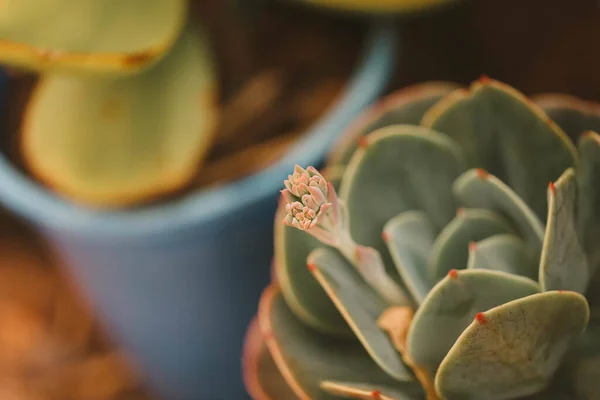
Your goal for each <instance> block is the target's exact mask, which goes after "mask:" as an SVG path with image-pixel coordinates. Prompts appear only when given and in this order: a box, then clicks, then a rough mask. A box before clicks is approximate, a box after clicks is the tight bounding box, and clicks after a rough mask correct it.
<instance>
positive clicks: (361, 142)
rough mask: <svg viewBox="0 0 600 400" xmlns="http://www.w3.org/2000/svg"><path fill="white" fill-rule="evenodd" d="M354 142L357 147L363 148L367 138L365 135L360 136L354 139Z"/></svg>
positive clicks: (366, 144) (367, 143)
mask: <svg viewBox="0 0 600 400" xmlns="http://www.w3.org/2000/svg"><path fill="white" fill-rule="evenodd" d="M356 144H357V145H358V147H359V148H361V149H364V148H365V147H367V146H368V145H369V139H367V138H366V137H365V136H361V137H359V138H358V140H357V141H356Z"/></svg>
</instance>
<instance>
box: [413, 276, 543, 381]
mask: <svg viewBox="0 0 600 400" xmlns="http://www.w3.org/2000/svg"><path fill="white" fill-rule="evenodd" d="M538 292H539V287H538V285H537V283H536V282H534V281H532V280H531V279H528V278H524V277H521V276H516V275H511V274H507V273H504V272H499V271H489V270H463V271H452V272H451V273H450V274H449V275H448V276H447V277H446V278H444V279H443V280H442V281H440V282H439V283H438V284H437V285H436V286H434V288H433V289H432V290H431V292H430V293H429V295H428V296H427V298H426V299H425V302H423V304H422V305H421V307H420V308H419V309H418V310H417V312H416V314H415V316H414V319H413V321H412V324H411V326H410V329H409V331H408V339H407V352H408V355H409V356H410V358H411V359H412V361H413V362H414V363H415V364H416V365H418V366H419V367H421V368H425V369H426V370H427V371H429V373H430V374H431V376H434V374H435V371H436V370H437V368H438V365H439V364H440V363H441V362H442V360H443V359H444V357H445V356H446V354H447V353H448V351H449V350H450V348H451V347H452V345H453V344H454V342H455V341H456V339H457V338H458V337H459V336H460V334H461V333H462V332H463V330H464V329H465V328H466V327H467V326H469V324H470V323H471V321H472V320H473V318H474V317H475V315H476V314H477V313H479V312H482V311H486V310H489V309H490V308H492V307H496V306H498V305H501V304H504V303H506V302H509V301H511V300H515V299H518V298H521V297H525V296H529V295H531V294H534V293H538Z"/></svg>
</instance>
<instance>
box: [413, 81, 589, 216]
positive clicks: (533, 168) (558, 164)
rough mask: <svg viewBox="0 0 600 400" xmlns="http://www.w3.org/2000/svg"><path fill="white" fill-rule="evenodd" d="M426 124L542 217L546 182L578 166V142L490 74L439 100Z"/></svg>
mask: <svg viewBox="0 0 600 400" xmlns="http://www.w3.org/2000/svg"><path fill="white" fill-rule="evenodd" d="M422 124H423V125H424V126H427V127H430V128H432V129H435V130H437V131H439V132H443V133H445V134H447V135H449V136H450V137H451V138H453V139H454V140H455V141H457V142H458V143H459V144H460V145H461V147H462V148H463V149H464V151H465V156H466V159H467V161H468V166H469V167H480V168H484V169H486V170H488V171H490V172H491V173H492V174H494V175H496V176H498V177H499V178H500V179H501V180H502V181H504V182H506V183H508V185H509V186H510V187H511V188H512V189H513V190H514V191H515V192H516V193H517V195H519V197H521V198H522V199H523V200H524V201H525V203H526V204H528V205H529V206H530V207H531V209H532V210H533V211H534V212H535V213H536V215H537V216H538V217H539V218H544V217H545V216H546V210H547V207H546V201H545V198H544V193H545V190H546V185H547V184H548V182H550V181H554V180H556V179H558V177H559V176H560V175H561V174H562V173H563V171H565V170H566V169H567V168H569V167H573V166H576V164H577V151H576V149H575V146H574V145H573V144H572V143H571V141H570V140H569V138H568V137H567V135H566V134H565V133H564V132H563V131H562V129H560V128H559V127H558V126H557V125H556V124H555V123H554V122H552V120H550V119H549V118H548V116H547V115H546V114H545V113H544V112H543V111H542V110H541V109H540V108H539V106H537V105H535V104H534V103H532V102H530V101H528V100H527V99H526V98H525V97H524V96H523V95H522V94H521V93H519V92H518V91H516V90H515V89H513V88H512V87H509V86H507V85H505V84H502V83H500V82H497V81H494V80H490V79H487V78H486V79H482V80H479V81H477V82H474V83H473V84H472V85H471V87H470V90H468V91H466V90H460V91H456V92H454V93H453V94H451V95H450V96H447V97H446V98H445V99H443V100H441V101H440V102H439V103H438V104H436V105H435V106H433V107H432V108H431V109H430V110H429V112H428V113H427V114H425V116H424V117H423V122H422Z"/></svg>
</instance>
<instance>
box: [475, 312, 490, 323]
mask: <svg viewBox="0 0 600 400" xmlns="http://www.w3.org/2000/svg"><path fill="white" fill-rule="evenodd" d="M475 320H476V321H477V322H479V323H480V324H486V323H487V318H486V317H485V315H484V314H483V313H477V314H476V315H475Z"/></svg>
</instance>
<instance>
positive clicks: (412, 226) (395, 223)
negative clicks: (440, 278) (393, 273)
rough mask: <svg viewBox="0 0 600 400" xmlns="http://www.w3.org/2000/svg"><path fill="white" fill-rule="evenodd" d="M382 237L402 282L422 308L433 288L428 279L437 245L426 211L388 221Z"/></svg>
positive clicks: (408, 212) (410, 213)
mask: <svg viewBox="0 0 600 400" xmlns="http://www.w3.org/2000/svg"><path fill="white" fill-rule="evenodd" d="M383 234H384V240H385V242H386V244H387V246H388V249H389V252H390V254H391V255H392V259H393V260H394V264H395V265H396V268H397V269H398V273H399V274H400V278H402V281H403V282H404V284H405V285H406V287H407V289H408V291H409V292H410V294H411V296H412V298H413V299H414V300H415V302H416V303H417V304H421V303H422V302H423V300H424V299H425V297H426V296H427V293H429V291H430V290H431V288H432V287H433V283H432V281H431V280H430V279H429V277H428V276H427V259H428V256H429V253H430V252H431V249H432V247H433V243H434V241H435V231H434V228H433V225H432V224H431V221H430V220H429V218H428V217H427V214H425V213H424V212H423V211H406V212H403V213H402V214H400V215H398V216H396V217H394V218H392V219H391V220H390V221H388V223H386V224H385V226H384V228H383Z"/></svg>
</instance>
